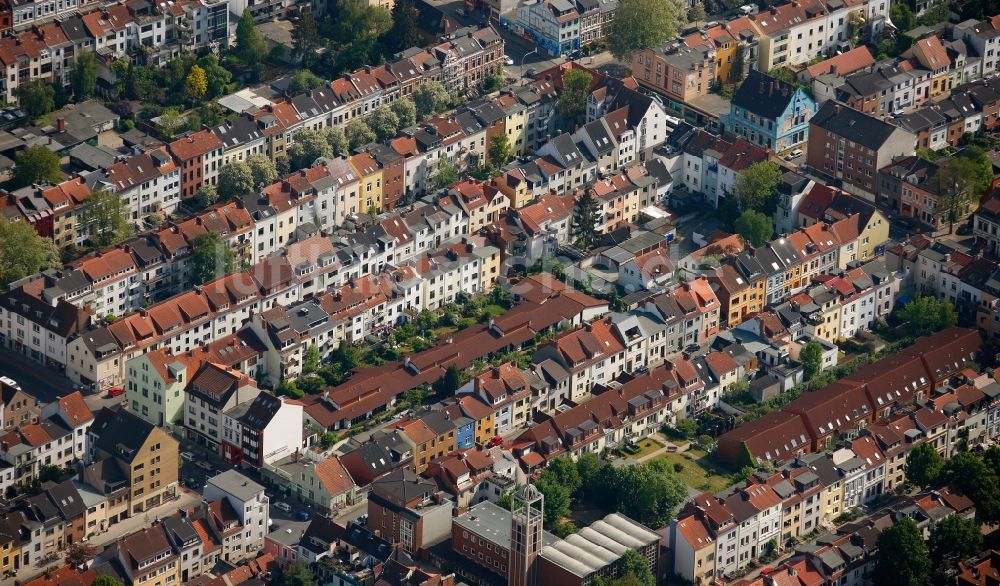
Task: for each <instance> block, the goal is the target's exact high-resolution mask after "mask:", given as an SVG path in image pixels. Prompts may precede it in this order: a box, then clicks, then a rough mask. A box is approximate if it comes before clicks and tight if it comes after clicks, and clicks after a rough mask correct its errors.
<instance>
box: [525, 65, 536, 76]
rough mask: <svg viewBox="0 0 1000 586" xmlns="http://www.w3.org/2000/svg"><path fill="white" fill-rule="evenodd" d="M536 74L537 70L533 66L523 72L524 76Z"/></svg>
mask: <svg viewBox="0 0 1000 586" xmlns="http://www.w3.org/2000/svg"><path fill="white" fill-rule="evenodd" d="M536 75H538V70H537V69H535V68H534V67H529V68H528V70H527V71H525V72H524V77H535V76H536Z"/></svg>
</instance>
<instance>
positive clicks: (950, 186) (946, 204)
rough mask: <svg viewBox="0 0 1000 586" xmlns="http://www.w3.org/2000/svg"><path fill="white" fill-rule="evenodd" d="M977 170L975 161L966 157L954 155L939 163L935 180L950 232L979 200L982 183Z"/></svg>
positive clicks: (943, 215) (942, 216)
mask: <svg viewBox="0 0 1000 586" xmlns="http://www.w3.org/2000/svg"><path fill="white" fill-rule="evenodd" d="M977 172H978V168H977V166H976V164H975V162H974V161H972V160H971V159H968V158H965V157H952V158H950V159H947V160H945V161H944V162H942V163H939V165H938V170H937V173H936V174H935V176H934V180H935V183H936V186H937V192H938V196H939V197H940V198H941V206H940V210H941V219H943V220H944V221H946V222H948V233H949V234H950V233H952V232H953V231H954V230H955V223H956V222H959V221H961V220H963V219H965V217H966V216H968V215H969V211H970V209H971V207H972V204H973V203H975V202H976V201H978V198H979V194H980V193H981V192H982V185H981V182H980V181H979V175H978V173H977ZM991 178H992V173H991Z"/></svg>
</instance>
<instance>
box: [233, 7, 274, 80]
mask: <svg viewBox="0 0 1000 586" xmlns="http://www.w3.org/2000/svg"><path fill="white" fill-rule="evenodd" d="M234 53H235V55H236V57H237V58H238V59H239V60H240V61H242V62H243V64H244V65H246V66H247V67H251V68H256V67H258V66H259V64H260V63H261V62H262V61H263V60H264V56H265V55H267V43H265V42H264V36H263V35H261V34H260V31H258V30H257V24H256V23H254V21H253V14H251V13H250V11H249V10H244V11H243V14H242V15H241V16H240V20H239V22H238V23H237V24H236V46H235V48H234Z"/></svg>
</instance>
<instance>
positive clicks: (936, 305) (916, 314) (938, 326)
mask: <svg viewBox="0 0 1000 586" xmlns="http://www.w3.org/2000/svg"><path fill="white" fill-rule="evenodd" d="M897 315H898V316H899V319H900V320H902V321H903V322H905V323H906V326H907V330H908V331H909V333H910V335H913V336H926V335H928V334H933V333H934V332H938V331H941V330H943V329H945V328H950V327H952V326H954V325H956V324H957V323H958V314H956V313H955V306H954V305H952V304H951V302H950V301H947V300H945V299H938V298H937V297H931V296H929V295H920V296H917V297H916V298H914V299H913V300H911V301H910V302H909V303H907V304H906V305H904V306H903V307H902V309H899V310H897Z"/></svg>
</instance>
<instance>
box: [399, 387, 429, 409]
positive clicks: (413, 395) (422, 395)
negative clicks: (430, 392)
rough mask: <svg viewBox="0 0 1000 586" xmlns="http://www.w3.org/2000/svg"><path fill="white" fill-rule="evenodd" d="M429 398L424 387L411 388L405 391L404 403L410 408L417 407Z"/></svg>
mask: <svg viewBox="0 0 1000 586" xmlns="http://www.w3.org/2000/svg"><path fill="white" fill-rule="evenodd" d="M426 400H427V391H425V390H424V389H423V387H417V388H415V389H410V390H408V391H406V392H405V393H403V403H404V404H405V405H406V406H407V407H409V408H410V409H417V408H419V407H420V406H422V405H423V404H424V401H426Z"/></svg>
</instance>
